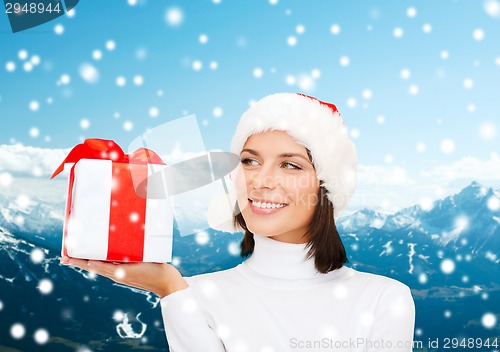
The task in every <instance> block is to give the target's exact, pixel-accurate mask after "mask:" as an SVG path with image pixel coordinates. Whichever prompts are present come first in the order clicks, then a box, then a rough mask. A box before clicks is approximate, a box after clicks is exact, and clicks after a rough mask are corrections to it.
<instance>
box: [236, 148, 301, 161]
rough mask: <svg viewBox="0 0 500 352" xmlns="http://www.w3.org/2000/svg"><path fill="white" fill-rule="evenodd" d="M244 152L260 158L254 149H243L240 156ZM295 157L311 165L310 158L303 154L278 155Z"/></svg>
mask: <svg viewBox="0 0 500 352" xmlns="http://www.w3.org/2000/svg"><path fill="white" fill-rule="evenodd" d="M243 152H249V153H250V154H253V155H257V156H260V154H259V152H258V151H256V150H253V149H247V148H245V149H243V150H242V151H241V153H240V155H241V154H242V153H243ZM294 156H297V157H299V158H302V159H304V160H305V161H307V162H308V163H309V164H310V163H311V160H309V158H306V157H305V156H303V155H302V154H298V153H283V154H280V155H278V157H279V158H292V157H294Z"/></svg>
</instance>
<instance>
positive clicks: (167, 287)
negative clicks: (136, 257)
mask: <svg viewBox="0 0 500 352" xmlns="http://www.w3.org/2000/svg"><path fill="white" fill-rule="evenodd" d="M60 262H61V264H63V265H71V266H75V267H78V268H80V269H83V270H87V271H91V272H94V273H96V274H99V275H102V276H105V277H107V278H109V279H111V280H113V281H115V282H118V283H121V284H124V285H127V286H133V287H137V288H140V289H143V290H147V291H151V292H154V293H156V294H157V295H158V296H160V298H163V297H165V296H167V295H169V294H171V293H173V292H175V291H179V290H182V289H184V288H187V287H189V285H188V283H187V282H186V280H184V278H183V277H182V275H181V273H180V272H179V271H178V270H177V269H176V268H175V267H174V266H172V265H170V264H164V263H124V264H114V263H109V262H102V261H99V260H85V259H76V258H70V257H66V256H64V257H62V258H61V260H60Z"/></svg>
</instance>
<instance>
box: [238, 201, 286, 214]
mask: <svg viewBox="0 0 500 352" xmlns="http://www.w3.org/2000/svg"><path fill="white" fill-rule="evenodd" d="M248 201H249V202H250V209H252V211H253V212H254V213H255V214H258V215H271V214H275V213H277V212H278V211H280V210H281V209H283V208H285V207H286V206H288V204H286V203H273V202H268V201H264V200H262V201H261V200H254V199H250V198H248Z"/></svg>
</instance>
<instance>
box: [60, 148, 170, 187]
mask: <svg viewBox="0 0 500 352" xmlns="http://www.w3.org/2000/svg"><path fill="white" fill-rule="evenodd" d="M80 159H101V160H112V161H115V162H119V163H130V164H161V165H165V163H164V162H163V161H162V160H161V158H160V157H159V156H158V155H157V154H156V153H155V152H153V151H152V150H149V149H146V148H139V149H137V150H136V151H135V152H134V153H132V155H130V156H129V155H128V154H125V153H124V152H123V150H122V148H120V146H119V145H118V144H116V143H115V142H114V141H112V140H109V139H98V138H90V139H86V140H85V141H84V142H83V143H82V144H78V145H77V146H75V147H74V148H73V149H71V151H70V152H69V154H68V156H67V157H66V158H65V159H64V160H63V162H62V163H61V165H59V167H58V168H57V169H56V171H54V173H53V174H52V177H51V179H53V178H54V177H56V176H57V175H59V174H60V173H61V172H62V171H63V170H64V164H67V163H77V162H78V161H79V160H80Z"/></svg>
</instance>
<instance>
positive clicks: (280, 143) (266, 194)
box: [235, 131, 319, 243]
mask: <svg viewBox="0 0 500 352" xmlns="http://www.w3.org/2000/svg"><path fill="white" fill-rule="evenodd" d="M240 160H241V162H240V169H239V170H238V174H237V177H236V180H235V185H236V189H237V193H238V206H239V208H240V210H241V214H242V216H243V218H244V219H245V223H246V225H247V228H248V230H249V231H251V232H252V233H254V234H259V235H265V236H268V237H272V238H273V239H276V240H279V241H283V242H289V243H305V242H307V241H308V239H307V238H306V237H304V238H302V236H303V235H304V234H305V233H306V231H307V228H308V225H309V223H310V221H311V219H312V215H313V213H314V209H315V207H316V204H317V202H318V196H317V194H318V191H319V181H318V179H317V177H316V171H315V169H314V166H313V164H312V163H311V162H310V160H309V157H308V155H307V151H306V148H305V147H304V146H302V145H300V144H297V143H296V142H295V140H294V139H293V138H292V137H291V136H290V135H289V134H288V133H286V132H284V131H268V132H264V133H260V134H254V135H252V136H250V137H249V138H248V139H247V141H246V143H245V145H244V147H243V150H242V152H241V154H240Z"/></svg>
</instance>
